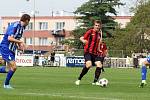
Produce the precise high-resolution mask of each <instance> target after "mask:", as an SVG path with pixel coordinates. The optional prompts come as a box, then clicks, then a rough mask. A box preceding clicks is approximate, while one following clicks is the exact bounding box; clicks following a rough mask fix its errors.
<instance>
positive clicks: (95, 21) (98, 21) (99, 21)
mask: <svg viewBox="0 0 150 100" xmlns="http://www.w3.org/2000/svg"><path fill="white" fill-rule="evenodd" d="M95 23H99V24H102V21H101V20H94V24H95Z"/></svg>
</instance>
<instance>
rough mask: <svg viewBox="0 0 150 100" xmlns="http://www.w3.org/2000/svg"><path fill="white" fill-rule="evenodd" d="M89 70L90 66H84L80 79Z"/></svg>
mask: <svg viewBox="0 0 150 100" xmlns="http://www.w3.org/2000/svg"><path fill="white" fill-rule="evenodd" d="M88 70H89V68H86V67H84V68H83V69H82V72H81V73H80V76H79V78H78V80H81V79H82V77H83V76H84V75H85V74H86V73H87V72H88Z"/></svg>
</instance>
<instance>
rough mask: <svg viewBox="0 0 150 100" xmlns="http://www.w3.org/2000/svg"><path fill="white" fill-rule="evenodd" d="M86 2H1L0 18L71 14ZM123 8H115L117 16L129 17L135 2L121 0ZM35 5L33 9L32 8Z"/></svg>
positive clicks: (84, 0) (43, 0)
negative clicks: (60, 13)
mask: <svg viewBox="0 0 150 100" xmlns="http://www.w3.org/2000/svg"><path fill="white" fill-rule="evenodd" d="M87 1H88V0H1V3H0V16H19V13H20V12H26V13H28V14H32V12H33V11H36V12H37V13H36V15H37V16H49V15H51V14H52V11H53V12H57V11H65V12H64V14H72V13H71V12H73V11H75V10H76V9H77V7H80V6H81V5H82V4H83V3H85V2H87ZM121 1H122V2H123V3H126V5H125V6H122V7H119V8H117V12H118V15H131V14H130V13H129V8H130V7H131V6H134V4H135V2H136V1H137V0H121ZM34 4H35V8H34Z"/></svg>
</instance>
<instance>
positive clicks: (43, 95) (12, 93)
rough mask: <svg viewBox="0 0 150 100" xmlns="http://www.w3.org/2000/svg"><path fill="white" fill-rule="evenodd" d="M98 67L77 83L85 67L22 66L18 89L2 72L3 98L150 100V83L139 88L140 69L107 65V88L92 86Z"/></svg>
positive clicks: (14, 80)
mask: <svg viewBox="0 0 150 100" xmlns="http://www.w3.org/2000/svg"><path fill="white" fill-rule="evenodd" d="M94 71H95V68H92V69H90V71H89V72H88V74H86V75H85V77H83V79H82V81H81V84H80V85H79V86H76V85H75V84H74V82H75V80H76V79H77V77H78V75H79V73H80V72H81V68H50V67H49V68H46V67H45V68H42V67H18V70H17V71H16V73H15V74H14V76H13V78H12V81H11V83H12V85H13V87H14V88H15V89H14V90H6V89H3V87H2V86H3V80H4V79H5V75H6V74H0V83H1V85H0V100H150V85H149V84H148V85H147V86H146V87H144V88H138V85H139V82H140V69H117V68H106V69H105V73H102V75H101V77H105V78H107V79H108V80H109V84H108V87H106V88H101V87H99V86H92V84H91V83H92V81H93V77H94ZM147 82H148V83H149V76H148V81H147Z"/></svg>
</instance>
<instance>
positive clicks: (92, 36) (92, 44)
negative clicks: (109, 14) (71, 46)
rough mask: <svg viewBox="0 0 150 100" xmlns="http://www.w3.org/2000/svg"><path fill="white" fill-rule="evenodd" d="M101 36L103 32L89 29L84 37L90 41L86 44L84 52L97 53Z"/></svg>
mask: <svg viewBox="0 0 150 100" xmlns="http://www.w3.org/2000/svg"><path fill="white" fill-rule="evenodd" d="M100 38H101V33H100V32H97V31H95V30H93V29H89V30H88V31H87V32H86V33H85V34H84V39H85V40H87V41H88V42H87V43H86V44H85V46H84V53H91V54H97V49H98V44H99V41H100Z"/></svg>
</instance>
